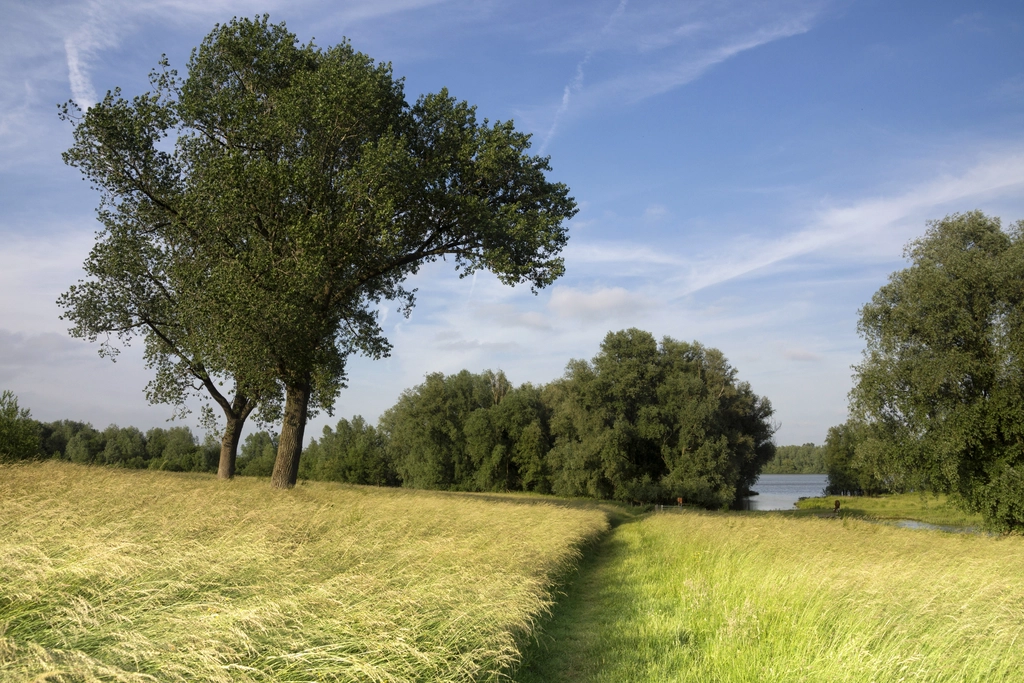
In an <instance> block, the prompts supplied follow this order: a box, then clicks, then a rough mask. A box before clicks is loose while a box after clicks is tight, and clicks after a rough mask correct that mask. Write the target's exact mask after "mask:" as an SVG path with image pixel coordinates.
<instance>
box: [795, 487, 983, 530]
mask: <svg viewBox="0 0 1024 683" xmlns="http://www.w3.org/2000/svg"><path fill="white" fill-rule="evenodd" d="M837 500H838V501H840V508H839V510H840V515H841V516H846V515H852V516H857V517H869V518H872V519H914V520H917V521H920V522H927V523H929V524H938V525H940V526H958V527H979V528H980V527H982V526H983V520H982V518H981V515H974V514H969V513H966V512H964V511H962V510H960V509H958V508H956V507H954V506H953V505H952V504H950V503H949V501H948V499H947V498H946V496H944V495H939V496H933V495H926V494H921V493H901V494H893V495H886V496H825V497H822V498H805V499H803V500H801V501H800V502H798V503H797V508H798V509H799V510H814V511H816V512H817V513H821V512H828V513H831V512H832V510H833V509H834V506H835V501H837Z"/></svg>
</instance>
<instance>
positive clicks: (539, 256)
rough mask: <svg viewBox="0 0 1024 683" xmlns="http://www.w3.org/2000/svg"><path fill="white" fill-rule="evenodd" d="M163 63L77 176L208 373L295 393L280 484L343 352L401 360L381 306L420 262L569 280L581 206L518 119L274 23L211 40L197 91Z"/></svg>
mask: <svg viewBox="0 0 1024 683" xmlns="http://www.w3.org/2000/svg"><path fill="white" fill-rule="evenodd" d="M161 67H162V68H161V69H160V70H158V71H155V72H154V73H153V74H152V76H151V83H152V88H153V90H152V91H151V92H149V93H146V94H143V95H139V96H137V97H135V98H133V99H132V100H130V101H128V100H125V99H124V98H122V97H121V95H120V93H119V91H116V90H115V91H113V92H109V93H108V94H107V95H106V97H105V98H104V99H103V100H102V101H101V102H100V103H99V104H97V105H95V106H94V107H92V108H90V109H89V110H88V111H87V112H86V113H85V115H84V117H82V119H81V120H80V121H79V122H78V124H77V125H76V128H75V146H74V147H73V148H72V149H71V150H70V151H69V152H68V160H69V163H73V164H74V165H77V166H79V167H80V168H81V169H82V170H83V172H84V173H85V174H86V176H87V177H89V178H90V179H91V180H93V181H94V183H95V184H96V185H97V186H99V187H100V188H101V189H102V191H103V192H104V199H103V201H104V206H105V207H107V210H109V211H110V212H112V213H114V214H116V215H117V219H118V220H119V221H122V222H125V223H131V224H132V225H135V226H138V230H137V232H138V234H139V235H140V239H142V240H143V241H145V242H146V243H147V244H155V245H158V248H159V250H162V251H161V253H162V254H166V256H167V261H166V265H164V266H163V272H166V273H167V274H168V279H169V280H170V281H171V282H173V284H174V290H173V291H174V293H175V301H176V306H175V310H174V313H175V316H176V318H177V320H179V321H180V322H181V326H182V327H183V328H184V329H188V330H189V331H190V334H191V335H192V337H194V338H196V339H202V341H201V342H197V344H201V346H200V348H198V349H197V351H199V352H200V353H198V354H196V355H198V356H199V357H201V359H202V362H203V364H204V367H212V368H213V369H215V370H217V371H219V372H222V373H225V374H226V375H228V376H230V377H233V378H234V379H235V380H236V381H238V382H240V383H241V385H242V387H243V390H248V387H255V388H256V390H257V392H258V393H259V394H260V395H261V396H262V395H264V394H265V395H272V394H273V392H272V391H271V390H270V387H274V386H277V387H282V388H283V389H284V392H285V404H284V418H283V424H282V429H281V434H280V442H279V450H278V457H277V460H276V462H275V467H274V475H273V478H272V483H273V484H274V485H275V486H279V487H286V486H291V485H292V484H294V482H295V478H296V476H297V472H298V466H299V454H300V452H301V444H302V434H303V429H304V427H305V422H306V417H307V414H308V411H309V409H310V408H311V407H314V408H315V407H316V406H320V407H324V408H327V409H328V410H329V409H330V408H331V406H332V404H333V401H334V397H335V395H336V393H337V390H338V388H339V387H340V386H343V383H344V379H345V360H346V358H347V356H348V355H349V354H351V353H352V352H354V351H359V352H362V353H365V354H367V355H370V356H372V357H378V356H381V355H384V354H386V353H387V352H388V349H389V345H388V343H387V340H386V339H384V337H383V336H382V333H381V330H380V328H379V327H378V325H377V321H376V315H375V310H376V305H377V304H379V303H380V302H381V301H385V300H389V301H399V302H402V304H403V307H404V310H406V311H408V310H409V309H410V308H411V306H412V305H413V303H414V296H413V295H414V292H413V291H411V290H408V289H406V288H405V287H404V285H403V283H404V281H405V278H406V277H408V276H409V275H410V274H412V273H415V272H416V271H417V269H418V268H420V267H421V266H422V265H423V264H424V263H427V262H430V261H434V260H436V259H438V258H441V257H443V256H447V257H450V258H451V259H452V261H453V264H454V266H455V268H456V270H457V271H459V273H460V275H462V276H465V275H467V274H470V273H472V272H474V271H476V270H477V269H480V268H486V269H489V270H491V271H492V272H494V273H495V274H496V275H497V276H498V278H499V279H500V280H501V281H502V282H505V283H506V284H515V283H519V282H529V283H530V284H531V285H532V286H533V287H534V288H538V287H543V286H545V285H547V284H550V283H551V282H552V281H553V280H554V279H556V278H557V277H559V276H560V275H561V273H562V271H563V263H562V259H561V258H560V257H559V256H558V254H559V252H560V251H561V249H562V247H563V246H564V245H565V243H566V240H567V231H566V227H565V225H564V221H565V220H566V219H568V218H570V217H571V216H572V215H574V214H575V212H576V208H575V203H574V201H573V200H572V198H571V197H569V195H568V188H567V187H566V186H565V185H563V184H560V183H551V182H549V181H548V180H547V179H546V176H545V173H546V172H547V171H549V170H550V167H549V164H548V159H547V158H545V157H537V156H530V155H529V154H527V150H528V148H529V146H530V142H529V136H528V135H525V134H523V133H520V132H517V131H516V130H515V128H514V126H513V124H512V123H511V122H495V123H493V124H492V123H489V122H488V121H487V120H486V119H484V120H483V121H482V122H481V121H479V120H478V119H477V118H476V114H475V110H474V108H473V107H471V106H469V105H468V104H466V103H465V102H460V101H457V100H456V99H454V98H452V97H450V96H449V95H448V93H447V92H446V91H441V92H440V93H437V94H432V95H426V96H423V97H421V98H420V99H419V100H418V101H416V102H415V103H414V104H412V105H410V104H409V103H407V102H406V100H405V97H404V92H403V88H402V81H401V80H400V79H396V78H395V77H394V76H393V74H392V72H391V67H390V65H389V64H384V63H376V62H374V61H373V60H372V59H370V58H369V57H367V56H366V55H363V54H361V53H359V52H356V51H355V50H354V49H353V48H352V47H351V45H350V44H348V43H347V42H343V43H341V44H339V45H335V46H333V47H330V48H326V49H321V48H319V47H317V46H316V45H314V44H313V43H307V44H305V45H301V44H299V43H298V41H297V38H296V37H295V36H294V35H293V34H291V33H289V32H288V31H287V29H286V28H285V26H284V24H277V25H274V24H270V23H269V20H268V18H267V17H266V16H264V17H263V18H262V19H257V20H248V19H235V20H232V21H231V22H228V23H227V24H224V25H218V26H217V27H215V29H214V30H213V32H211V33H210V34H209V35H208V36H207V37H206V39H205V40H204V41H203V42H202V44H201V45H200V46H199V47H198V48H197V49H196V50H194V51H193V53H192V56H191V58H190V59H189V62H188V66H187V75H186V76H184V77H179V76H178V74H177V72H176V71H174V70H173V69H171V68H170V66H169V64H168V63H167V61H166V59H165V60H164V61H163V62H162V63H161Z"/></svg>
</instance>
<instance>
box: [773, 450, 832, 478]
mask: <svg viewBox="0 0 1024 683" xmlns="http://www.w3.org/2000/svg"><path fill="white" fill-rule="evenodd" d="M824 458H825V449H824V448H823V447H822V446H815V445H814V444H813V443H805V444H803V445H801V446H776V447H775V457H774V458H772V460H771V461H770V462H769V463H768V464H767V465H765V466H764V469H763V470H762V473H763V474H824V473H825V472H826V469H825V459H824Z"/></svg>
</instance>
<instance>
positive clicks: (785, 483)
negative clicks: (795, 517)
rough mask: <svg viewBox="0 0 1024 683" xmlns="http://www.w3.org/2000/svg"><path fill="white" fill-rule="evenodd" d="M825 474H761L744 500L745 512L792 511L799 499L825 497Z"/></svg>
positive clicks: (826, 479) (826, 478) (826, 480)
mask: <svg viewBox="0 0 1024 683" xmlns="http://www.w3.org/2000/svg"><path fill="white" fill-rule="evenodd" d="M827 485H828V475H827V474H762V475H761V476H760V477H758V478H757V482H756V483H755V484H754V486H753V487H752V488H753V490H754V491H757V494H758V495H756V496H750V497H749V498H746V499H744V506H743V507H744V509H746V510H792V509H793V506H794V505H796V501H797V500H799V499H800V498H811V497H815V496H823V495H825V487H826V486H827Z"/></svg>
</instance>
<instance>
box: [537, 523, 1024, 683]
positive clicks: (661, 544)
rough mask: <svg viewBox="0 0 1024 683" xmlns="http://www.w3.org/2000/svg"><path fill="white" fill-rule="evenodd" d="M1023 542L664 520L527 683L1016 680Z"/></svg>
mask: <svg viewBox="0 0 1024 683" xmlns="http://www.w3.org/2000/svg"><path fill="white" fill-rule="evenodd" d="M1022 643H1024V539H1021V538H1020V537H992V536H986V535H977V534H950V533H944V532H941V531H919V530H909V529H900V528H895V527H891V526H886V525H882V524H877V523H871V522H868V521H861V520H857V519H851V518H848V519H819V518H816V517H804V518H795V517H790V516H785V515H782V514H751V513H728V514H723V513H698V512H666V513H661V514H656V515H653V516H650V517H648V518H645V519H642V520H640V521H637V522H633V523H626V524H623V525H621V526H619V527H618V528H617V529H616V530H615V531H614V532H613V534H612V536H611V537H610V538H609V539H608V540H607V541H605V542H604V543H603V544H602V547H601V551H600V552H599V553H598V554H597V555H596V556H595V557H594V558H593V559H592V560H590V561H589V562H588V563H586V564H585V565H584V567H583V570H582V572H581V574H580V576H579V578H578V580H577V582H576V583H575V584H574V585H573V587H572V589H571V590H570V593H569V596H568V597H567V599H566V600H565V601H564V602H563V603H562V604H560V605H559V607H558V609H557V611H556V617H555V619H554V620H553V621H552V622H551V623H550V624H548V625H547V626H546V634H545V635H543V636H542V638H541V641H540V645H539V646H538V647H537V648H535V649H534V651H533V652H532V653H530V656H529V658H528V662H527V664H526V666H525V667H524V669H523V670H522V671H521V672H520V673H519V675H518V677H517V680H518V681H520V683H539V682H541V681H552V682H553V681H558V682H559V683H573V682H574V681H587V682H588V683H593V682H599V681H606V682H608V683H618V682H621V681H631V682H632V683H643V682H646V681H650V682H652V683H653V682H657V683H663V682H670V681H701V682H703V681H721V682H732V681H751V682H754V681H757V682H761V681H767V682H771V681H779V682H782V681H786V682H789V681H808V682H820V681H829V682H836V683H839V682H843V681H858V682H860V681H864V682H867V681H879V682H881V681H930V682H934V681H958V682H959V681H977V682H979V683H981V682H989V681H1014V680H1020V676H1021V672H1022V671H1024V648H1022V647H1021V644H1022Z"/></svg>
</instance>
